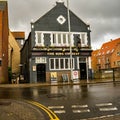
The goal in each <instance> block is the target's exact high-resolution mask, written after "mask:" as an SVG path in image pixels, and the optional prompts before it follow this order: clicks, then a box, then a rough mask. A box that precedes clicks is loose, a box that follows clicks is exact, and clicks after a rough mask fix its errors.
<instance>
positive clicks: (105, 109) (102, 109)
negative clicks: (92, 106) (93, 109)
mask: <svg viewBox="0 0 120 120" xmlns="http://www.w3.org/2000/svg"><path fill="white" fill-rule="evenodd" d="M99 110H100V111H115V110H118V109H117V107H110V108H106V107H105V108H99Z"/></svg>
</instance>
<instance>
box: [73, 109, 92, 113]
mask: <svg viewBox="0 0 120 120" xmlns="http://www.w3.org/2000/svg"><path fill="white" fill-rule="evenodd" d="M88 112H90V110H89V109H84V110H73V113H88Z"/></svg>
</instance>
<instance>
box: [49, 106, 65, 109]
mask: <svg viewBox="0 0 120 120" xmlns="http://www.w3.org/2000/svg"><path fill="white" fill-rule="evenodd" d="M48 108H49V109H64V106H48Z"/></svg>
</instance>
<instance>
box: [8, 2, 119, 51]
mask: <svg viewBox="0 0 120 120" xmlns="http://www.w3.org/2000/svg"><path fill="white" fill-rule="evenodd" d="M56 1H58V0H8V14H9V28H10V30H11V31H25V34H26V38H27V36H28V34H29V32H30V23H31V21H36V20H37V19H39V18H40V17H42V16H43V15H44V14H45V13H47V12H48V11H49V10H50V9H52V8H53V7H54V6H55V5H56ZM63 1H64V3H65V5H66V1H67V0H63ZM69 7H70V10H71V11H72V12H73V13H75V14H76V15H77V16H78V17H79V18H80V19H82V20H83V21H84V22H85V23H87V24H89V25H90V28H91V43H92V49H94V50H96V49H100V47H101V45H102V44H103V43H104V42H108V41H110V40H111V39H112V40H114V39H116V38H120V0H69Z"/></svg>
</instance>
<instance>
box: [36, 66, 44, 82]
mask: <svg viewBox="0 0 120 120" xmlns="http://www.w3.org/2000/svg"><path fill="white" fill-rule="evenodd" d="M37 82H46V65H45V64H38V65H37Z"/></svg>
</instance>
